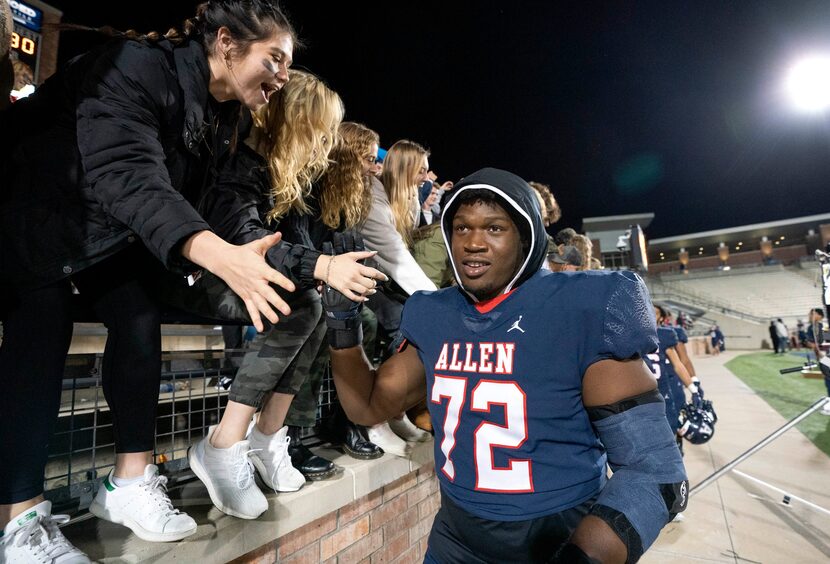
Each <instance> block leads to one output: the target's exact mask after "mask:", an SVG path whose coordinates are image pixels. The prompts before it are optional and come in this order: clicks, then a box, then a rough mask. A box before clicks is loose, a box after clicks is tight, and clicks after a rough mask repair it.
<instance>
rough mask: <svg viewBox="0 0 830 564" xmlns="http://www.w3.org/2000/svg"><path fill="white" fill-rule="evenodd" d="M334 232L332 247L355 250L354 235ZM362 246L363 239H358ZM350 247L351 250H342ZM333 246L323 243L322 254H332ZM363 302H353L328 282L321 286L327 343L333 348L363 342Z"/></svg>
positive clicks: (344, 347)
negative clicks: (361, 311)
mask: <svg viewBox="0 0 830 564" xmlns="http://www.w3.org/2000/svg"><path fill="white" fill-rule="evenodd" d="M338 235H340V234H339V233H335V234H334V244H335V247H334V248H339V249H340V250H341V251H343V252H351V251H352V250H355V242H356V241H355V240H356V239H359V238H360V236H359V235H357V236H356V237H345V236H340V237H338ZM359 244H360V246H361V247H362V246H363V241H362V240H360V241H359ZM349 247H351V250H343V249H347V248H349ZM334 248H333V247H332V245H331V244H330V243H328V242H326V243H323V254H327V255H333V254H334ZM362 307H363V304H362V303H360V302H353V301H352V300H350V299H349V298H347V297H346V296H344V295H343V294H341V293H340V292H338V291H337V290H335V289H334V288H332V287H331V286H329V285H328V284H326V285H325V286H324V287H323V310H324V311H325V314H326V326H327V327H328V331H327V335H328V339H329V345H330V346H331V348H333V349H348V348H351V347H356V346H357V345H359V344H361V343H362V342H363V328H362V326H361V319H360V310H361V308H362Z"/></svg>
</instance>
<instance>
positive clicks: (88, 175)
mask: <svg viewBox="0 0 830 564" xmlns="http://www.w3.org/2000/svg"><path fill="white" fill-rule="evenodd" d="M109 31H110V32H111V30H109ZM111 35H114V36H115V37H114V39H113V40H112V41H110V42H108V43H106V44H105V45H103V46H101V47H99V48H96V49H94V50H92V51H90V52H88V53H86V54H84V55H82V56H80V57H77V58H75V59H73V60H72V61H70V62H69V63H68V64H67V66H66V67H65V68H63V69H62V70H61V71H59V72H58V73H57V74H56V75H54V76H53V77H51V78H50V79H49V80H47V81H46V82H45V83H44V84H43V85H42V86H41V88H39V89H38V91H37V92H36V93H35V94H34V95H33V96H30V97H29V98H27V99H25V100H22V101H20V102H18V103H16V104H14V105H13V106H12V107H11V108H9V109H8V110H6V111H5V112H4V113H3V114H0V128H2V130H3V131H16V132H17V134H16V135H7V136H3V137H4V139H3V141H1V142H0V155H2V156H3V157H2V159H1V160H0V177H2V178H3V179H4V189H3V193H2V195H0V274H1V275H0V285H3V287H2V288H0V296H2V298H0V302H2V303H0V319H2V321H3V325H4V340H3V343H2V346H0V378H2V383H3V390H4V391H3V394H2V399H0V444H2V448H3V453H4V454H5V457H6V460H7V461H11V460H13V461H14V462H13V463H4V464H2V465H0V527H5V529H4V530H3V535H2V537H0V550H2V556H0V560H12V561H22V562H28V561H34V555H36V554H40V555H42V554H48V555H49V558H51V559H52V561H54V562H57V561H60V562H61V563H66V562H87V561H88V559H87V558H86V557H85V556H84V555H83V554H82V553H81V552H80V551H78V550H77V549H75V548H74V547H73V546H72V545H71V544H70V543H69V542H68V541H67V540H66V539H65V538H64V537H63V535H62V534H61V532H60V530H59V529H58V527H57V525H58V524H59V523H60V522H62V521H63V520H64V519H65V517H62V516H54V517H53V516H52V515H51V504H50V503H49V502H48V501H44V500H43V497H42V492H43V473H44V467H45V464H46V458H47V452H48V443H49V440H50V438H51V436H52V433H53V429H54V424H55V420H56V415H57V411H58V406H59V401H60V390H61V379H62V375H63V365H64V360H65V357H66V353H67V350H68V347H69V342H70V339H71V336H72V316H71V315H70V310H71V307H70V304H71V299H70V298H71V294H72V285H73V284H74V286H75V287H76V288H77V289H78V290H79V292H80V298H81V299H82V300H83V301H85V302H86V303H87V304H88V306H89V307H90V308H91V309H92V310H93V311H94V312H95V314H96V315H97V316H98V318H100V319H101V320H102V321H103V322H104V324H105V325H106V326H107V329H108V339H107V345H106V350H105V353H104V361H103V370H102V377H103V386H104V394H105V396H106V399H107V402H108V404H109V406H110V410H111V413H112V418H113V427H114V433H115V450H116V466H115V469H114V472H112V473H111V474H110V475H109V476H108V477H107V479H106V480H105V481H104V484H103V486H102V488H101V490H102V491H105V492H106V494H105V495H103V497H102V496H100V495H99V496H98V498H96V502H95V503H94V504H93V512H95V513H96V515H99V516H100V517H103V518H105V519H109V520H111V521H114V522H117V523H121V524H124V525H126V526H128V527H129V528H130V529H132V530H133V532H134V533H135V534H136V535H137V536H139V537H141V538H143V539H146V540H151V541H173V540H179V539H181V538H183V537H186V536H187V535H190V534H192V533H193V532H195V530H196V523H195V522H194V521H193V520H192V519H191V518H190V517H189V516H187V515H185V514H184V513H181V512H179V511H178V510H177V509H174V508H173V506H172V504H171V502H170V499H169V498H168V496H167V494H166V488H165V481H166V479H165V478H164V477H162V476H159V474H158V469H157V468H156V467H155V466H154V465H152V464H149V462H150V461H151V453H152V449H153V439H154V431H155V407H156V403H157V401H158V390H159V388H158V381H159V373H160V365H161V351H160V348H161V337H160V313H159V306H158V305H157V299H156V296H155V292H154V288H153V283H154V282H156V281H157V280H159V279H160V278H161V276H160V274H161V272H160V271H163V270H164V268H166V269H167V270H170V271H173V272H177V273H180V274H182V275H185V274H188V273H192V272H194V271H196V270H199V269H205V270H207V271H209V272H212V273H213V274H215V275H216V276H218V277H219V278H221V279H222V280H223V281H224V282H225V283H226V284H227V285H228V287H230V288H231V290H233V291H234V292H235V293H236V294H238V295H239V297H240V298H241V299H242V300H243V301H244V303H245V306H246V308H247V311H248V313H249V315H250V317H251V318H252V320H253V322H254V325H256V327H257V328H258V329H260V330H261V329H262V328H263V323H262V320H261V316H265V317H266V318H267V319H268V320H269V321H271V322H272V323H275V322H277V321H278V319H279V317H278V315H277V311H279V312H280V313H281V314H282V315H288V314H289V313H290V309H289V308H288V306H287V304H286V303H285V301H284V300H283V298H281V297H280V296H279V295H278V294H277V292H276V291H275V287H274V286H272V285H276V286H279V287H281V288H283V289H285V290H288V291H293V290H294V287H295V285H294V284H293V283H292V282H291V281H290V280H289V279H287V278H286V276H284V275H283V274H281V273H280V272H278V271H277V270H275V269H274V268H272V267H271V266H270V264H269V263H279V261H278V260H276V261H266V260H265V256H266V254H267V255H268V256H269V257H273V256H274V255H279V254H280V253H288V252H289V251H288V249H285V250H283V247H287V246H285V245H282V244H281V243H280V242H279V235H278V234H272V235H269V236H267V237H264V238H261V239H258V240H253V241H250V242H248V243H247V244H244V245H233V244H230V243H227V242H225V241H224V240H222V239H221V238H220V237H218V236H217V235H216V234H215V233H214V232H213V231H212V230H211V228H210V226H209V225H208V223H207V222H206V221H205V220H204V219H203V218H202V217H201V215H200V213H199V212H198V211H197V209H198V205H199V201H200V200H201V197H202V194H203V192H204V188H205V187H206V186H210V185H211V183H212V181H213V178H214V177H215V176H216V173H217V171H218V170H220V169H221V167H222V164H223V163H224V162H225V161H226V160H227V159H228V158H229V156H230V155H232V154H233V153H234V152H235V149H236V145H237V141H238V140H242V139H245V138H246V137H247V131H248V129H249V126H250V112H251V111H256V110H258V109H260V108H261V107H263V106H264V105H265V104H267V102H268V99H269V97H270V96H271V95H272V94H273V93H274V92H276V91H278V90H280V89H281V88H282V86H283V85H284V84H285V83H286V82H287V81H288V67H289V66H290V65H291V63H292V56H293V50H294V46H295V45H296V43H297V38H296V35H295V32H294V30H293V28H292V26H291V24H290V22H289V21H288V20H287V19H286V17H285V16H284V14H283V13H282V12H281V11H280V9H279V8H278V6H277V5H276V2H275V1H273V0H210V1H209V2H206V3H204V4H202V5H200V6H199V8H198V10H197V14H196V17H195V18H194V19H192V20H189V21H188V22H186V24H185V26H184V29H183V31H182V32H181V33H179V32H173V31H171V32H168V33H167V34H166V35H164V36H160V35H158V34H148V35H144V36H138V35H137V34H135V33H127V34H120V33H111ZM24 125H25V127H24ZM12 139H14V141H12ZM162 266H163V267H164V268H162ZM37 531H40V532H41V533H43V532H45V534H34V533H35V532H37Z"/></svg>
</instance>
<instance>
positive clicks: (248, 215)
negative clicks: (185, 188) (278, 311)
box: [201, 146, 320, 287]
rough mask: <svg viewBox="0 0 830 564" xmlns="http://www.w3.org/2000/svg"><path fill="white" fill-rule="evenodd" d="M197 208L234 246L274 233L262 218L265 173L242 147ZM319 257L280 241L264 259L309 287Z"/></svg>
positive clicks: (265, 207) (265, 204)
mask: <svg viewBox="0 0 830 564" xmlns="http://www.w3.org/2000/svg"><path fill="white" fill-rule="evenodd" d="M201 209H202V212H203V213H204V216H205V219H206V220H207V222H208V223H209V224H210V226H211V228H212V229H213V230H214V231H215V232H216V234H217V235H219V236H220V237H222V238H223V239H225V240H226V241H228V242H229V243H233V244H234V245H244V244H246V243H250V242H251V241H256V240H257V239H261V238H262V237H265V236H267V235H271V234H272V233H274V231H273V230H271V229H268V228H267V227H266V226H265V223H264V221H263V218H264V217H265V215H266V214H267V213H268V211H269V209H270V206H269V197H268V172H267V170H266V169H265V168H264V167H263V165H262V162H261V161H260V160H259V157H257V156H255V155H254V154H253V150H251V149H249V148H248V147H247V146H242V147H240V149H239V151H238V152H237V154H236V155H234V156H233V157H232V158H231V159H229V160H228V162H227V163H226V164H225V166H224V167H223V168H222V170H221V171H220V173H219V177H218V179H217V181H216V184H215V185H214V186H212V187H211V188H210V189H209V190H208V192H207V194H206V195H205V198H204V200H203V201H202V205H201ZM296 224H297V223H296V222H294V223H292V224H291V225H296ZM319 256H320V253H319V252H318V251H316V250H314V249H310V248H308V247H305V246H302V245H292V244H291V243H286V242H284V241H280V242H279V243H278V244H276V245H274V246H273V247H271V248H270V249H269V250H268V253H267V254H266V256H265V258H266V260H267V261H268V264H270V265H271V266H272V267H273V268H275V269H276V270H278V271H280V272H281V273H282V274H283V275H285V276H286V277H288V278H289V279H291V281H292V282H294V283H295V284H298V285H299V286H302V287H312V286H314V284H315V281H314V267H315V266H316V264H317V259H318V258H319Z"/></svg>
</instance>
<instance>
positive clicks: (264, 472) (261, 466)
mask: <svg viewBox="0 0 830 564" xmlns="http://www.w3.org/2000/svg"><path fill="white" fill-rule="evenodd" d="M251 462H253V464H254V468H256V471H257V474H258V475H259V479H260V480H262V483H263V484H264V485H265V487H266V488H271V489H272V490H274V491H276V492H283V493H290V492H296V491H299V490H300V489H301V488H302V487H303V486H304V485H305V477H303V483H302V484H300V485H299V486H297V487H296V488H295V487H293V486H280V487H277V486H275V485H274V484H272V483H271V480H270V479H269V478H268V469H267V468H265V463H264V462H263V461H262V460H260V459H259V457H258V456H252V457H251Z"/></svg>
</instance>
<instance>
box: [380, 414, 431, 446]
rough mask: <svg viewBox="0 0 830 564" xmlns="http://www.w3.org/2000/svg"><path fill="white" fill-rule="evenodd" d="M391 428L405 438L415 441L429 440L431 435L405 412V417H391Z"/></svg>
mask: <svg viewBox="0 0 830 564" xmlns="http://www.w3.org/2000/svg"><path fill="white" fill-rule="evenodd" d="M389 428H390V429H392V431H394V432H395V434H396V435H398V436H399V437H400V438H402V439H403V440H405V441H411V442H413V443H422V442H424V441H427V440H429V437H430V435H429V433H427V432H426V431H424V430H423V429H419V428H418V427H416V426H415V425H414V424H413V423H412V421H410V420H409V417H407V416H406V413H404V414H403V419H395V418H394V417H393V418H392V419H390V420H389Z"/></svg>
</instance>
